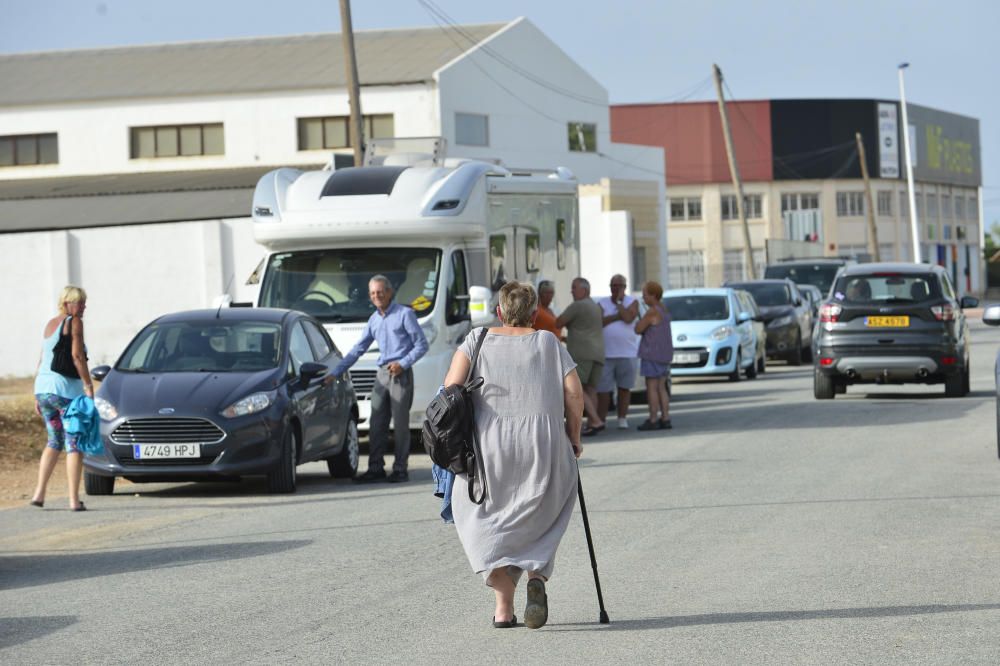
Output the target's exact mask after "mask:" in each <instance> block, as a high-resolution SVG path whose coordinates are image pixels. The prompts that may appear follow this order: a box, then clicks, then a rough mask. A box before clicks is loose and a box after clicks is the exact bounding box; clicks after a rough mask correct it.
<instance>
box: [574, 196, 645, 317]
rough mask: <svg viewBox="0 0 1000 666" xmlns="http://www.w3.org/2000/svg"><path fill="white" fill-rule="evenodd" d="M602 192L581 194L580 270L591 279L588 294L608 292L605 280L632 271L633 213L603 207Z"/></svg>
mask: <svg viewBox="0 0 1000 666" xmlns="http://www.w3.org/2000/svg"><path fill="white" fill-rule="evenodd" d="M601 199H602V198H601V196H599V195H591V196H583V197H580V273H581V275H582V276H583V277H585V278H587V280H588V281H589V282H590V289H591V296H593V297H595V298H596V297H598V296H607V295H608V294H610V289H609V288H608V280H609V278H610V277H611V276H612V275H615V274H616V273H621V274H622V275H624V276H625V280H626V281H627V282H628V284H630V285H632V284H635V281H634V280H633V277H634V276H633V275H632V243H631V240H630V239H631V238H632V217H631V215H629V213H628V211H622V210H613V211H604V210H602V201H601Z"/></svg>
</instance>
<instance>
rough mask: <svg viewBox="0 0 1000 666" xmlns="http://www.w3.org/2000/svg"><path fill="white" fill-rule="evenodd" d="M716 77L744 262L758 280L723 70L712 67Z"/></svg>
mask: <svg viewBox="0 0 1000 666" xmlns="http://www.w3.org/2000/svg"><path fill="white" fill-rule="evenodd" d="M712 73H713V74H714V75H715V92H716V94H717V95H718V96H719V116H720V117H721V118H722V133H723V135H724V136H725V138H726V156H727V157H728V158H729V173H730V174H732V176H733V187H734V188H736V210H737V212H738V214H739V216H740V224H741V225H742V226H743V257H744V258H743V261H744V266H745V267H746V269H747V277H748V278H750V279H751V280H756V279H757V268H756V266H754V264H753V249H752V248H751V246H750V227H749V225H748V224H747V212H746V208H745V207H744V205H743V181H742V180H740V169H739V166H737V164H736V152H735V151H734V150H733V135H732V133H731V132H730V131H729V116H728V115H727V114H726V100H725V99H724V98H723V97H722V70H720V69H719V66H718V65H712Z"/></svg>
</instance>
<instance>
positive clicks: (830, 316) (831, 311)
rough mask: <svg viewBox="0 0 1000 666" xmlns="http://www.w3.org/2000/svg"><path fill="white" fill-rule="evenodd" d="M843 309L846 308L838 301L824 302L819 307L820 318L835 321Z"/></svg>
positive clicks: (822, 320) (825, 320) (830, 321)
mask: <svg viewBox="0 0 1000 666" xmlns="http://www.w3.org/2000/svg"><path fill="white" fill-rule="evenodd" d="M843 311H844V308H842V307H840V306H839V305H837V304H836V303H824V304H823V306H822V307H820V309H819V320H820V321H821V322H829V323H834V322H836V321H837V318H838V317H839V316H840V313H841V312H843Z"/></svg>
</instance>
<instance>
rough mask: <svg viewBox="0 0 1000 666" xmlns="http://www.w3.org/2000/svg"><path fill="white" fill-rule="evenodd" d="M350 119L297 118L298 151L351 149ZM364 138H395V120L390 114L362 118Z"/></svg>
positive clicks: (343, 117) (337, 117) (339, 117)
mask: <svg viewBox="0 0 1000 666" xmlns="http://www.w3.org/2000/svg"><path fill="white" fill-rule="evenodd" d="M350 123H351V117H350V116H323V117H320V118H299V119H298V133H299V150H326V149H332V148H350V147H351V128H350ZM364 132H365V137H366V138H369V139H388V138H390V137H393V136H395V120H394V117H393V115H392V114H391V113H383V114H378V115H373V116H364Z"/></svg>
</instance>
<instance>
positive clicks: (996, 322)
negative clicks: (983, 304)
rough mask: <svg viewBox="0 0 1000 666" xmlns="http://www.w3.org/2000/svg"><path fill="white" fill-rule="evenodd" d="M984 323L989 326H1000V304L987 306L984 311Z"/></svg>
mask: <svg viewBox="0 0 1000 666" xmlns="http://www.w3.org/2000/svg"><path fill="white" fill-rule="evenodd" d="M983 323H984V324H986V325H987V326H1000V305H990V306H987V308H986V310H984V311H983Z"/></svg>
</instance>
